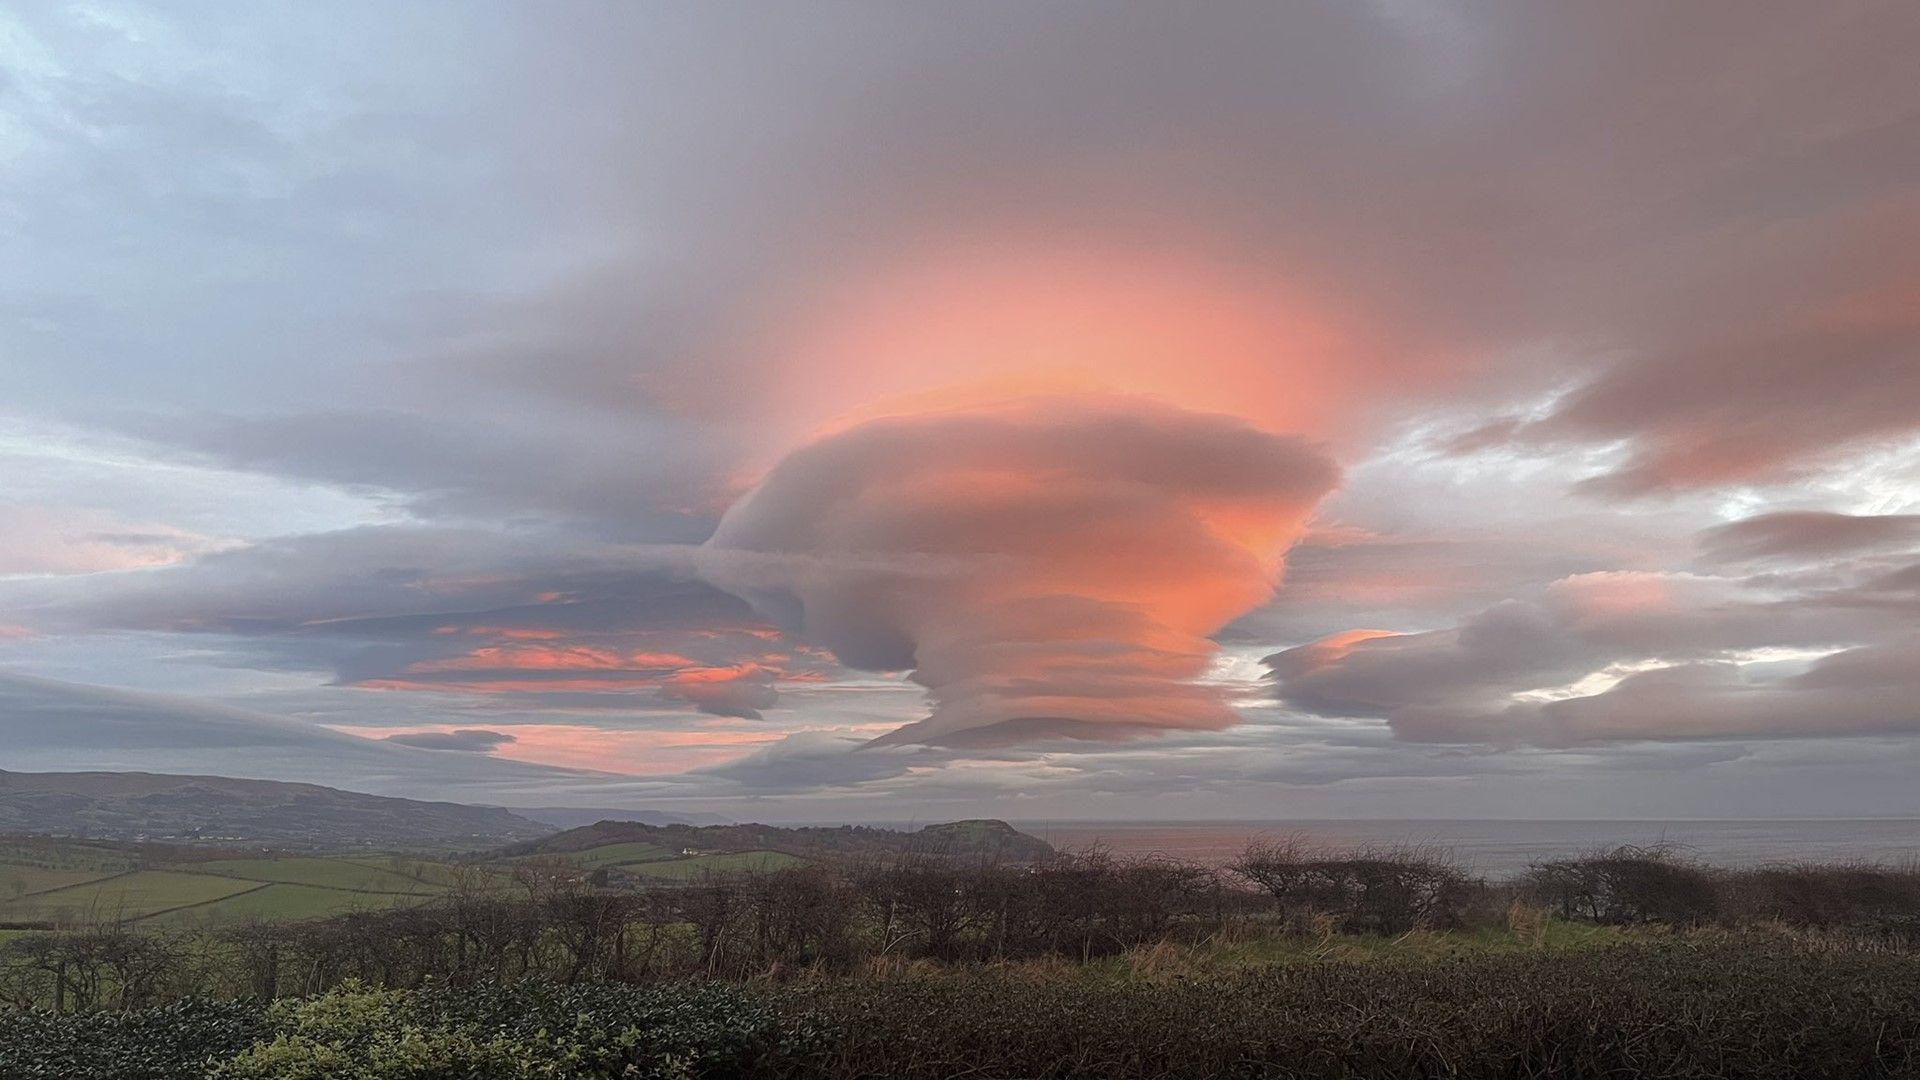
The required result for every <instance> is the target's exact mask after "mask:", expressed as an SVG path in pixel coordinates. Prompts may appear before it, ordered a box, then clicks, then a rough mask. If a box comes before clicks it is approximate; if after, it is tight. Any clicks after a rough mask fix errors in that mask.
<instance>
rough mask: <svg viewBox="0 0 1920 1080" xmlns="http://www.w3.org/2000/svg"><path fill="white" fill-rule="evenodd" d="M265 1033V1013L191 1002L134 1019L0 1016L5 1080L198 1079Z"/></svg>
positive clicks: (234, 1004)
mask: <svg viewBox="0 0 1920 1080" xmlns="http://www.w3.org/2000/svg"><path fill="white" fill-rule="evenodd" d="M265 1032H266V1014H265V1010H264V1008H263V1007H262V1006H260V1005H259V1004H258V1003H255V1002H247V1001H210V1000H207V999H204V998H190V999H187V1000H183V1001H177V1002H174V1003H172V1004H169V1005H163V1006H160V1007H157V1008H151V1009H139V1010H134V1011H130V1012H92V1013H80V1014H67V1015H63V1016H55V1015H53V1014H51V1013H46V1012H37V1011H36V1012H25V1013H13V1014H4V1013H0V1077H6V1078H7V1080H91V1078H100V1080H105V1078H108V1077H111V1078H113V1080H189V1078H192V1080H198V1078H199V1077H201V1076H204V1075H205V1074H206V1071H207V1068H208V1065H209V1063H211V1062H214V1061H222V1060H225V1059H228V1058H231V1057H233V1056H234V1055H236V1054H239V1053H240V1052H242V1051H243V1050H245V1049H246V1048H247V1047H248V1046H251V1045H252V1044H253V1043H254V1042H256V1041H257V1040H259V1039H260V1038H261V1037H262V1035H263V1034H264V1033H265Z"/></svg>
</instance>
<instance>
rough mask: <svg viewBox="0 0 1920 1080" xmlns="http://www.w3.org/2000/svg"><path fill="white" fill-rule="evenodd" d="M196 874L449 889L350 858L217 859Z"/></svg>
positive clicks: (401, 889)
mask: <svg viewBox="0 0 1920 1080" xmlns="http://www.w3.org/2000/svg"><path fill="white" fill-rule="evenodd" d="M193 870H194V872H196V873H203V874H217V875H219V876H221V877H231V878H242V879H245V880H248V881H272V882H280V883H284V884H288V885H312V886H315V887H317V888H322V889H344V890H348V891H352V892H369V893H403V894H408V895H423V896H424V895H431V894H434V893H439V892H443V891H445V889H444V887H443V886H438V885H433V884H429V883H428V882H426V881H422V880H421V879H419V878H417V877H412V876H410V875H407V874H403V873H400V872H397V871H395V870H392V869H389V868H386V867H381V866H376V865H372V864H369V863H362V862H350V861H348V860H346V859H323V858H315V857H297V856H295V857H285V858H276V859H217V860H215V861H213V862H204V863H195V864H193Z"/></svg>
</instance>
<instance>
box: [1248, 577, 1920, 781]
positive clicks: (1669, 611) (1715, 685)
mask: <svg viewBox="0 0 1920 1080" xmlns="http://www.w3.org/2000/svg"><path fill="white" fill-rule="evenodd" d="M1761 580H1762V581H1763V582H1765V583H1764V584H1761V585H1754V584H1749V583H1744V582H1739V581H1736V580H1731V579H1701V578H1691V577H1686V576H1684V575H1678V576H1670V575H1630V574H1615V575H1607V574H1597V575H1588V576H1587V577H1585V578H1574V579H1568V580H1567V581H1563V582H1561V583H1558V584H1557V585H1556V586H1555V588H1554V589H1552V590H1549V592H1548V593H1547V595H1546V596H1545V597H1544V598H1543V599H1542V601H1540V602H1538V603H1522V602H1518V601H1509V602H1506V603H1503V604H1500V605H1496V606H1495V607H1492V608H1489V609H1487V610H1486V611H1484V612H1481V613H1479V614H1478V615H1475V616H1474V617H1472V618H1470V619H1467V620H1465V621H1464V622H1462V623H1460V624H1459V625H1458V626H1455V627H1452V628H1449V629H1446V630H1440V631H1431V632H1427V633H1420V634H1403V635H1389V636H1374V637H1368V636H1364V635H1359V634H1355V635H1348V636H1336V637H1333V638H1329V639H1326V640H1324V641H1320V642H1315V643H1312V644H1308V645H1304V646H1300V647H1297V648H1293V649H1289V650H1286V651H1283V652H1280V653H1276V654H1274V655H1272V656H1269V657H1268V658H1267V659H1266V663H1267V666H1268V668H1269V669H1270V671H1271V672H1272V675H1273V678H1274V680H1275V684H1276V687H1277V690H1278V694H1279V698H1280V700H1281V701H1283V702H1285V703H1287V704H1289V705H1292V706H1294V707H1296V708H1301V709H1305V710H1308V711H1310V712H1314V713H1318V714H1320V715H1326V716H1353V717H1373V718H1378V719H1383V720H1385V721H1387V723H1388V724H1389V725H1390V726H1391V728H1392V730H1393V732H1394V734H1395V735H1396V736H1398V737H1400V738H1403V739H1409V740H1415V741H1427V742H1490V743H1533V744H1539V745H1549V746H1566V745H1577V744H1583V743H1592V742H1607V741H1625V740H1649V739H1651V740H1674V741H1687V740H1700V739H1725V738H1817V737H1825V736H1859V735H1870V734H1886V733H1894V732H1906V731H1915V730H1920V713H1916V712H1915V711H1914V710H1913V709H1912V707H1911V706H1910V705H1906V704H1902V702H1901V697H1902V695H1911V694H1912V693H1914V692H1915V690H1916V689H1920V684H1916V683H1915V682H1914V681H1913V679H1912V678H1911V675H1910V673H1911V672H1912V671H1920V667H1914V666H1913V665H1912V663H1911V662H1912V661H1913V660H1914V659H1915V658H1916V655H1920V654H1915V653H1914V652H1913V646H1912V643H1911V640H1910V639H1907V638H1906V637H1904V635H1905V634H1906V633H1907V632H1908V631H1907V628H1908V626H1910V622H1909V619H1910V605H1907V604H1903V603H1902V602H1901V601H1900V600H1899V598H1898V597H1894V596H1890V595H1881V596H1880V599H1881V600H1882V601H1883V602H1882V603H1878V604H1869V603H1863V602H1862V601H1861V599H1860V598H1861V596H1862V595H1863V594H1872V593H1875V592H1876V586H1875V584H1874V583H1873V582H1868V583H1864V584H1860V585H1855V586H1852V587H1849V588H1847V589H1841V590H1827V589H1809V590H1804V591H1802V592H1800V593H1797V594H1787V593H1781V592H1779V591H1777V588H1778V587H1777V583H1774V582H1770V581H1766V579H1761ZM1780 648H1785V649H1788V650H1789V652H1788V655H1789V656H1792V655H1795V654H1794V653H1793V652H1792V650H1796V649H1798V650H1808V651H1810V653H1811V654H1813V655H1817V656H1818V657H1819V658H1818V659H1815V660H1813V661H1812V662H1811V663H1810V664H1809V663H1806V662H1803V661H1802V662H1796V661H1792V660H1788V661H1765V660H1764V657H1765V656H1766V655H1767V653H1766V652H1765V650H1767V649H1780ZM1755 656H1758V657H1761V658H1763V660H1762V662H1755V660H1754V657H1755ZM1595 678H1599V679H1603V680H1604V681H1603V682H1602V683H1601V684H1599V688H1598V689H1594V688H1591V687H1590V688H1587V689H1581V684H1582V683H1583V682H1585V681H1586V680H1588V679H1595Z"/></svg>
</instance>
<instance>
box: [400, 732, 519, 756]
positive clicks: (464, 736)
mask: <svg viewBox="0 0 1920 1080" xmlns="http://www.w3.org/2000/svg"><path fill="white" fill-rule="evenodd" d="M386 741H387V742H392V743H399V744H400V745H402V746H418V747H420V748H421V749H423V750H465V751H469V752H474V753H481V754H485V753H491V752H492V751H493V749H494V748H495V747H497V746H500V745H502V744H503V743H510V742H513V741H515V740H514V737H513V736H511V735H508V734H507V733H505V732H503V731H488V730H486V729H485V728H454V729H453V730H452V731H407V732H401V733H400V734H398V735H389V736H387V737H386Z"/></svg>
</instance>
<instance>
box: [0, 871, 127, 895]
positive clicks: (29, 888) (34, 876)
mask: <svg viewBox="0 0 1920 1080" xmlns="http://www.w3.org/2000/svg"><path fill="white" fill-rule="evenodd" d="M113 873H114V871H111V870H74V869H56V868H53V867H46V866H21V865H19V864H17V863H0V905H4V904H6V903H7V902H8V901H11V900H14V899H18V898H23V897H28V896H32V895H33V894H34V893H42V892H46V891H47V890H49V889H64V888H66V887H67V886H69V885H81V884H85V883H86V882H89V881H98V880H100V879H101V878H103V877H108V876H111V875H112V874H113Z"/></svg>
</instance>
